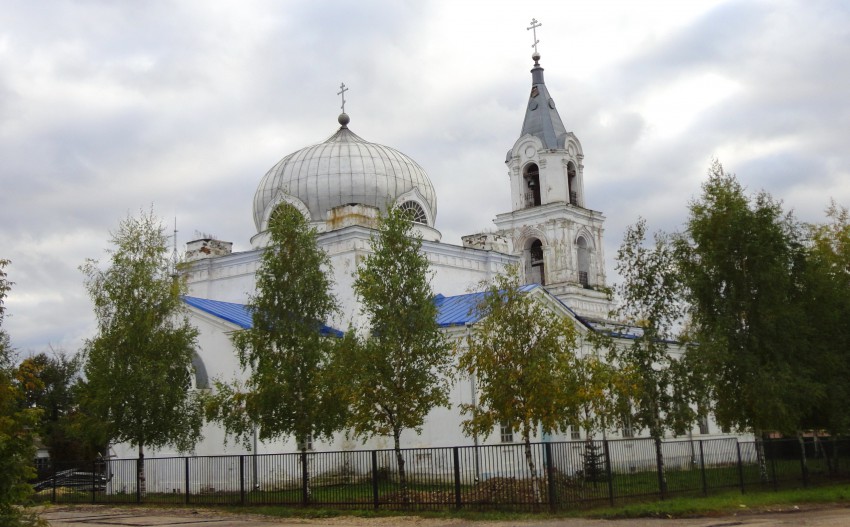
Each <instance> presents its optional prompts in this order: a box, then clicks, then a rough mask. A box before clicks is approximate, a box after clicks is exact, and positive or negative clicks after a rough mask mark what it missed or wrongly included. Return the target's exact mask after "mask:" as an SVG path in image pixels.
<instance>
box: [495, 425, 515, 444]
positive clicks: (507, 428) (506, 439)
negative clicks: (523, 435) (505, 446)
mask: <svg viewBox="0 0 850 527" xmlns="http://www.w3.org/2000/svg"><path fill="white" fill-rule="evenodd" d="M499 436H500V438H501V440H502V443H513V442H514V429H513V428H512V427H511V425H510V424H508V423H506V422H504V421H502V423H501V424H500V425H499Z"/></svg>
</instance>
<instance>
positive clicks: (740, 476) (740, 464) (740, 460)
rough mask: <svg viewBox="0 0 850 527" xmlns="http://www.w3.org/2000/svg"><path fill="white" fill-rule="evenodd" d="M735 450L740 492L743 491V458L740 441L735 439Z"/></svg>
mask: <svg viewBox="0 0 850 527" xmlns="http://www.w3.org/2000/svg"><path fill="white" fill-rule="evenodd" d="M735 450H737V451H738V479H739V480H741V494H743V493H744V459H743V458H742V457H741V443H739V442H738V440H737V439H735Z"/></svg>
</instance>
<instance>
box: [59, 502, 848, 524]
mask: <svg viewBox="0 0 850 527" xmlns="http://www.w3.org/2000/svg"><path fill="white" fill-rule="evenodd" d="M42 517H43V518H44V519H46V520H48V521H49V522H50V525H51V526H52V527H87V526H125V527H126V526H130V527H152V526H161V525H175V526H179V527H231V526H232V527H305V526H319V525H325V526H330V527H365V526H373V525H374V526H376V527H393V526H399V527H733V526H739V525H741V526H752V527H756V526H758V527H771V526H791V525H793V526H796V527H802V526H805V527H848V526H850V508H839V507H833V508H805V509H803V510H796V511H795V510H790V511H781V512H776V511H774V512H764V513H759V514H743V515H728V516H720V517H714V518H694V519H631V520H589V519H571V518H570V519H559V520H511V521H503V522H492V521H469V520H462V519H430V518H419V517H415V516H404V517H401V516H396V517H383V518H355V517H350V516H340V517H335V518H323V519H311V520H307V519H299V518H270V517H267V516H259V515H252V514H233V513H228V512H220V511H216V510H211V509H197V510H193V509H154V508H123V507H122V508H112V507H102V506H75V507H66V506H54V507H48V508H46V509H44V512H43V513H42Z"/></svg>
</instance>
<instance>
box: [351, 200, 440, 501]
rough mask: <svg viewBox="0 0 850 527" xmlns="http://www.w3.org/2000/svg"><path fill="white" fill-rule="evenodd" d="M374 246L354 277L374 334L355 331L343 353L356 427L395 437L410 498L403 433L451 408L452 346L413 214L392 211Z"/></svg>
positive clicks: (384, 219)
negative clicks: (432, 414)
mask: <svg viewBox="0 0 850 527" xmlns="http://www.w3.org/2000/svg"><path fill="white" fill-rule="evenodd" d="M370 245H371V249H372V254H370V255H369V256H367V257H366V259H365V261H364V262H363V264H362V266H361V267H360V268H359V269H358V270H357V273H356V276H355V279H354V291H355V293H356V294H357V296H358V298H359V299H360V301H361V303H362V306H363V313H364V314H365V315H366V316H367V317H368V320H369V326H368V335H367V336H366V337H365V338H362V339H361V338H357V337H356V336H355V335H353V334H352V335H351V336H350V340H349V342H350V345H349V348H348V349H347V350H345V352H344V358H343V367H344V368H345V370H344V371H345V378H346V380H347V383H346V384H347V389H348V405H349V410H350V420H349V424H350V426H351V428H352V431H353V433H354V435H356V436H359V437H362V438H368V437H371V436H376V435H377V436H391V437H392V439H393V448H394V449H395V454H396V462H397V464H398V474H399V483H400V485H401V491H402V496H403V497H404V499H405V500H407V477H406V473H405V461H404V456H403V455H402V452H401V434H402V432H403V431H404V430H414V431H416V432H417V433H419V432H421V430H422V425H423V424H424V422H425V418H426V416H427V415H428V413H429V412H430V411H431V410H432V409H434V408H436V407H439V406H448V405H449V399H448V391H449V387H450V378H449V376H450V365H451V359H452V357H451V349H450V347H449V346H448V344H447V343H446V340H445V338H444V336H443V334H442V332H441V331H440V328H439V326H438V325H437V320H436V317H437V308H436V306H435V305H434V302H433V296H434V294H433V291H432V290H431V284H430V277H431V273H430V271H429V267H428V260H427V258H426V257H425V255H424V254H423V253H422V252H421V250H420V249H421V246H422V239H421V237H419V236H416V235H415V233H414V232H413V222H412V221H411V218H409V217H408V215H407V213H406V212H404V211H402V210H399V209H397V208H393V209H391V210H389V211H387V213H386V215H384V216H383V217H382V218H381V220H380V225H379V229H378V233H377V235H375V236H373V237H372V240H371V243H370Z"/></svg>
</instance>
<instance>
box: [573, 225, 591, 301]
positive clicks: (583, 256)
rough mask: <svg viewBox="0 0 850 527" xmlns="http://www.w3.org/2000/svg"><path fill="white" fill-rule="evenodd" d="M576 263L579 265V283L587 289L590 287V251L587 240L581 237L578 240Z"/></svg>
mask: <svg viewBox="0 0 850 527" xmlns="http://www.w3.org/2000/svg"><path fill="white" fill-rule="evenodd" d="M576 253H577V254H576V261H577V263H578V281H579V283H580V284H581V285H583V286H584V287H586V288H589V287H590V279H589V275H590V249H589V248H588V247H587V240H585V239H584V237H583V236H579V237H578V239H577V240H576Z"/></svg>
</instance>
